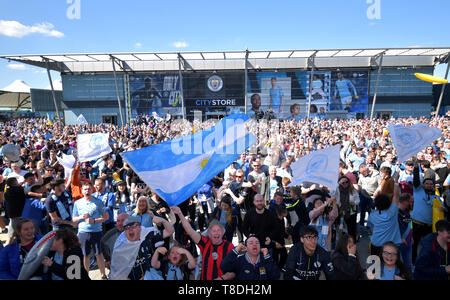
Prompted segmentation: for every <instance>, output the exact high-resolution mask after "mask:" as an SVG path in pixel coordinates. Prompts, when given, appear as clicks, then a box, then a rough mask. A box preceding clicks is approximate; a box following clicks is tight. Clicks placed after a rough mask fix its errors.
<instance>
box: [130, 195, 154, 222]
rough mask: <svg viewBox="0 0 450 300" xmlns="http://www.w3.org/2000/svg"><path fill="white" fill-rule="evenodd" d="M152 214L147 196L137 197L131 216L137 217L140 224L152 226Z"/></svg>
mask: <svg viewBox="0 0 450 300" xmlns="http://www.w3.org/2000/svg"><path fill="white" fill-rule="evenodd" d="M152 215H153V213H152V212H151V211H150V209H149V204H148V198H147V197H144V196H141V197H139V198H138V200H137V203H136V208H135V209H134V212H133V214H132V216H133V217H137V218H139V220H140V221H141V226H143V227H152V226H153V218H152Z"/></svg>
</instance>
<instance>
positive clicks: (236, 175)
mask: <svg viewBox="0 0 450 300" xmlns="http://www.w3.org/2000/svg"><path fill="white" fill-rule="evenodd" d="M236 178H244V176H237V175H236Z"/></svg>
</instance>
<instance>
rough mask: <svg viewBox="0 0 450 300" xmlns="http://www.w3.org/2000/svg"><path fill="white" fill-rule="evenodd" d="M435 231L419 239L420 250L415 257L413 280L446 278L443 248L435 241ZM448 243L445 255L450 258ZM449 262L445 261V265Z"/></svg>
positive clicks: (449, 245)
mask: <svg viewBox="0 0 450 300" xmlns="http://www.w3.org/2000/svg"><path fill="white" fill-rule="evenodd" d="M436 239H437V233H430V234H428V235H427V236H426V237H424V238H423V239H422V240H421V241H420V245H421V246H422V250H420V253H419V255H418V257H417V259H416V266H415V269H414V280H447V279H448V277H449V275H448V274H447V272H445V258H446V253H445V250H444V249H442V247H441V246H439V243H438V242H437V240H436ZM448 252H450V243H449V244H448V245H447V257H449V258H450V253H448ZM448 264H449V262H447V265H448Z"/></svg>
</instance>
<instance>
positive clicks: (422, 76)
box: [414, 73, 448, 83]
mask: <svg viewBox="0 0 450 300" xmlns="http://www.w3.org/2000/svg"><path fill="white" fill-rule="evenodd" d="M414 75H415V76H416V77H417V78H419V79H422V80H424V81H428V82H433V83H448V80H447V79H445V78H441V77H437V76H433V75H430V74H424V73H414Z"/></svg>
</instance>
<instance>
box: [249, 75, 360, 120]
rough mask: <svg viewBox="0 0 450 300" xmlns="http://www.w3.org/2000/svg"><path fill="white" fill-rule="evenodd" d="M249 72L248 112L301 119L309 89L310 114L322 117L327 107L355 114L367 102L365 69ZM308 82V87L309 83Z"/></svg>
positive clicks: (327, 110) (305, 107) (306, 106)
mask: <svg viewBox="0 0 450 300" xmlns="http://www.w3.org/2000/svg"><path fill="white" fill-rule="evenodd" d="M310 76H311V72H310V71H302V72H249V73H248V81H247V82H248V86H247V90H248V94H247V97H248V104H247V105H248V112H249V115H250V116H254V115H259V116H266V117H267V116H268V115H271V116H272V117H276V118H281V119H292V118H295V119H301V118H304V117H306V116H307V113H308V104H309V103H308V102H309V93H310V90H311V107H310V115H311V117H320V118H325V117H326V115H327V113H329V112H330V111H335V112H341V113H343V114H347V116H348V117H356V114H357V113H365V112H366V111H367V103H368V99H369V97H368V77H369V76H368V72H367V71H355V70H351V71H342V72H338V71H336V72H335V71H314V74H313V78H312V81H310ZM310 84H311V87H310Z"/></svg>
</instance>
